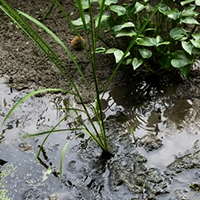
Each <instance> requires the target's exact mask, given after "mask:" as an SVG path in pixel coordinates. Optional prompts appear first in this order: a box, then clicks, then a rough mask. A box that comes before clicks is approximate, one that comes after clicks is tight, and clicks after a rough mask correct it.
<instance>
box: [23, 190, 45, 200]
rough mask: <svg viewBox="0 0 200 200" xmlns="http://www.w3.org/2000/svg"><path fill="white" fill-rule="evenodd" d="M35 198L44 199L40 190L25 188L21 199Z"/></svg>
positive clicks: (32, 199) (33, 199)
mask: <svg viewBox="0 0 200 200" xmlns="http://www.w3.org/2000/svg"><path fill="white" fill-rule="evenodd" d="M35 199H44V195H43V193H42V191H40V190H38V189H33V188H31V189H30V190H27V191H26V192H25V193H24V195H23V200H35Z"/></svg>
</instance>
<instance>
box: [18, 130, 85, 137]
mask: <svg viewBox="0 0 200 200" xmlns="http://www.w3.org/2000/svg"><path fill="white" fill-rule="evenodd" d="M77 130H83V128H66V129H58V130H53V131H52V130H51V131H44V132H39V133H34V134H25V135H23V136H22V138H30V137H37V136H41V135H46V134H48V133H49V132H51V133H58V132H64V131H77Z"/></svg>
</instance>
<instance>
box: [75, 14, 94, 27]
mask: <svg viewBox="0 0 200 200" xmlns="http://www.w3.org/2000/svg"><path fill="white" fill-rule="evenodd" d="M85 22H86V24H88V23H89V22H90V16H89V15H85ZM72 24H74V25H75V26H82V25H83V21H82V19H81V17H79V18H78V19H77V20H74V21H72Z"/></svg>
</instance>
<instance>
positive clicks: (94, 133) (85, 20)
mask: <svg viewBox="0 0 200 200" xmlns="http://www.w3.org/2000/svg"><path fill="white" fill-rule="evenodd" d="M0 2H1V5H0V9H1V10H2V11H3V12H4V13H5V14H6V15H8V17H10V18H11V19H12V20H13V21H14V22H15V23H16V24H17V25H18V26H19V27H20V28H21V29H22V30H23V31H24V32H25V33H26V34H27V35H28V36H29V37H30V39H31V40H32V41H33V42H34V43H36V45H37V46H38V47H39V48H40V50H41V51H42V52H44V54H45V55H46V56H47V58H49V60H50V61H51V62H52V63H53V64H54V65H55V67H56V68H57V69H58V70H59V71H60V72H61V73H62V74H63V76H64V77H65V79H66V80H68V81H69V82H70V83H71V85H72V87H73V89H72V91H65V90H62V89H52V88H49V89H43V90H38V91H34V92H31V93H29V94H27V95H26V96H24V97H23V98H22V99H21V100H19V101H18V102H17V103H16V104H15V105H14V106H13V107H12V108H11V110H10V111H9V112H8V114H7V115H6V117H5V119H4V122H3V124H4V123H5V122H6V120H7V119H8V118H9V117H10V115H11V114H12V113H13V112H14V111H15V110H16V109H17V107H18V106H19V105H20V104H22V103H23V102H24V101H25V100H26V99H27V98H29V97H31V96H34V95H36V94H38V93H42V92H58V91H60V92H62V93H68V94H71V95H74V96H76V97H77V98H78V99H79V101H80V102H81V105H82V108H81V109H77V108H74V107H73V106H72V105H70V104H69V103H68V104H67V106H66V108H65V109H66V110H72V111H74V113H75V114H76V116H77V117H79V116H80V114H81V113H84V115H86V116H87V120H88V121H89V124H90V126H89V127H88V125H87V124H86V123H84V121H82V122H81V121H79V122H78V125H79V127H77V129H80V128H82V129H83V130H84V131H85V132H86V133H87V134H88V135H89V136H90V138H91V139H92V140H93V141H94V142H96V144H97V145H99V146H100V147H101V148H102V149H103V151H104V152H106V153H108V154H111V152H110V150H109V144H108V142H107V136H106V130H105V121H104V117H103V113H102V109H101V98H100V91H99V85H98V78H97V72H96V52H97V50H98V52H99V51H101V50H102V49H101V48H100V49H99V48H98V47H97V42H98V38H99V30H100V28H101V26H102V23H103V22H104V21H105V15H104V12H105V9H106V8H107V7H108V6H110V5H111V4H110V2H115V3H116V2H117V1H106V0H101V1H98V2H99V13H98V15H97V16H95V15H94V13H93V10H92V6H91V3H92V1H90V0H88V1H87V2H86V1H81V0H77V1H76V5H77V7H78V10H79V14H80V19H78V21H74V22H72V21H71V20H70V18H69V16H68V15H67V13H66V11H65V10H64V8H63V7H62V6H61V4H60V3H59V1H58V0H54V2H53V4H52V6H55V5H56V6H57V7H58V8H59V9H60V10H61V11H62V13H63V15H64V16H65V18H66V20H67V21H68V23H69V24H70V25H71V27H72V30H73V31H74V32H75V33H76V35H77V37H78V38H79V40H80V41H81V44H82V46H83V48H84V49H85V51H86V53H87V56H88V58H89V59H90V62H91V68H92V72H93V79H94V85H95V93H96V97H95V99H94V102H95V104H94V105H92V104H90V105H89V106H88V105H86V104H85V103H84V102H85V101H84V99H83V98H82V96H81V94H80V91H79V89H78V87H77V86H76V83H75V81H74V80H73V79H72V78H71V77H70V76H69V74H68V73H67V72H66V71H65V70H64V69H63V68H62V67H61V66H62V63H61V62H60V59H59V57H58V55H57V54H56V53H55V51H54V50H53V49H52V48H51V47H50V46H49V45H48V44H47V42H45V40H44V39H43V38H41V37H40V35H39V34H38V33H37V32H36V31H35V30H34V29H33V28H32V27H31V25H29V21H31V22H33V23H35V24H36V25H37V26H38V27H39V28H40V29H42V30H44V31H45V32H46V33H47V34H49V35H50V36H51V37H52V38H53V39H54V40H55V41H56V42H57V44H58V45H60V46H61V47H62V48H63V51H64V52H65V53H66V55H67V56H68V57H69V58H70V59H71V60H72V61H73V63H74V65H75V67H76V69H77V71H78V72H79V75H80V76H81V77H82V79H83V81H84V83H85V85H86V87H87V88H89V85H88V81H87V80H86V78H85V77H84V74H83V72H82V70H81V68H80V66H79V64H78V63H77V60H76V59H75V58H74V56H73V55H72V54H71V52H70V51H69V49H68V48H67V46H66V45H65V44H64V43H63V42H62V41H61V40H60V38H58V37H57V36H56V35H55V34H54V33H53V32H52V31H51V30H50V29H49V28H47V27H46V26H45V25H44V24H42V23H41V22H40V21H38V20H37V19H35V18H33V17H32V16H30V15H28V14H26V13H24V12H22V11H19V10H16V9H13V8H11V7H10V6H9V5H8V4H7V3H6V2H5V1H4V0H0ZM86 8H87V9H88V10H89V14H88V15H85V13H84V10H85V9H86ZM117 8H119V7H117ZM117 8H115V7H110V9H112V11H116V9H117ZM158 9H159V7H158V6H157V7H156V8H155V9H154V10H153V11H152V13H151V14H150V15H149V16H147V18H146V19H145V21H144V23H143V24H141V26H140V27H138V29H137V30H136V32H135V34H134V35H133V37H132V39H131V40H130V43H129V44H128V46H127V48H126V50H125V51H124V53H123V54H120V57H119V58H118V60H117V61H118V63H117V66H116V68H115V69H114V71H113V73H112V75H111V77H110V79H109V81H108V84H107V86H106V87H105V89H104V93H105V91H106V90H107V88H108V86H109V84H110V83H111V81H112V79H113V77H114V75H115V74H116V72H117V70H118V68H119V66H120V65H121V64H122V63H123V61H124V60H126V59H127V58H128V57H129V56H130V50H131V49H132V47H133V46H134V45H135V44H136V43H137V42H138V38H139V37H140V36H141V34H142V33H143V32H144V30H145V29H146V26H147V25H148V24H149V22H150V21H151V20H152V18H153V16H154V15H155V14H156V13H157V11H158ZM123 10H124V9H123ZM123 10H122V13H119V11H117V13H118V15H121V14H123ZM138 12H139V10H138ZM75 25H78V26H82V28H83V29H84V30H85V32H86V33H87V37H88V41H89V48H88V49H86V46H85V44H84V42H83V41H82V39H81V37H80V34H79V32H78V29H77V28H76V27H75ZM127 25H128V26H129V25H130V24H126V25H124V28H125V26H127ZM121 29H123V28H121ZM110 51H111V50H110ZM113 53H114V55H118V53H116V52H115V51H113ZM102 98H103V97H102ZM91 111H92V113H91ZM94 116H95V119H96V121H97V122H94V121H93V119H92V118H93V117H94ZM64 119H65V118H63V119H61V120H60V122H59V123H57V124H56V125H55V126H54V127H53V128H52V129H51V130H49V131H46V132H42V133H37V134H28V135H26V136H25V137H33V136H39V135H44V134H45V135H46V137H45V139H44V140H43V142H42V144H41V145H40V150H39V152H38V155H37V157H38V158H39V156H40V153H41V150H42V148H43V145H44V143H45V142H46V140H47V139H48V137H49V136H50V135H51V134H52V133H55V132H59V131H60V130H59V129H58V127H59V125H60V123H62V121H63V120H64ZM65 130H66V131H67V130H71V129H65ZM66 149H67V144H66V145H65V146H64V148H63V151H62V156H61V161H60V174H62V163H63V159H64V155H65V151H66Z"/></svg>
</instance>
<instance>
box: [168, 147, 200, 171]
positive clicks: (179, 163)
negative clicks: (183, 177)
mask: <svg viewBox="0 0 200 200" xmlns="http://www.w3.org/2000/svg"><path fill="white" fill-rule="evenodd" d="M167 168H168V169H170V170H171V171H173V172H176V173H180V172H182V171H184V170H185V169H192V168H200V150H198V151H196V152H194V153H188V154H187V155H185V156H182V157H180V158H177V159H176V160H175V161H174V162H173V163H172V164H170V165H169V166H168V167H167Z"/></svg>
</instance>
